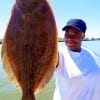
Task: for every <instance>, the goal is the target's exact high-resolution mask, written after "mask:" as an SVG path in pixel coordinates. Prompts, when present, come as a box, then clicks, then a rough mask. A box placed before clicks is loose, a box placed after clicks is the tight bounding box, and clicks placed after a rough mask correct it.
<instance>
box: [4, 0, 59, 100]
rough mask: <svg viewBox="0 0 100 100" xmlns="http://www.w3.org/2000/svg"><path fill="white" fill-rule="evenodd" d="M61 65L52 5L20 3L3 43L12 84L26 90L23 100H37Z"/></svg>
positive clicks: (43, 0)
mask: <svg viewBox="0 0 100 100" xmlns="http://www.w3.org/2000/svg"><path fill="white" fill-rule="evenodd" d="M57 61H58V51H57V28H56V23H55V19H54V16H53V13H52V10H51V8H50V6H49V4H48V2H47V1H46V0H16V3H15V5H14V6H13V9H12V13H11V18H10V20H9V24H8V27H7V30H6V33H5V36H4V39H3V44H2V62H3V66H4V70H5V71H6V73H7V75H8V77H9V78H10V80H11V81H12V82H13V83H14V84H16V85H17V86H18V87H20V89H22V100H35V93H37V92H38V91H39V90H41V89H42V88H43V87H44V86H45V85H46V84H47V83H48V82H49V80H50V78H51V77H52V74H53V72H54V70H55V66H56V64H57Z"/></svg>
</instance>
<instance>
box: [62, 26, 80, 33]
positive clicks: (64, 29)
mask: <svg viewBox="0 0 100 100" xmlns="http://www.w3.org/2000/svg"><path fill="white" fill-rule="evenodd" d="M71 27H72V28H75V29H77V30H79V31H80V32H81V29H79V28H78V27H76V26H72V25H71V26H65V27H63V28H62V30H63V31H67V30H68V29H69V28H71Z"/></svg>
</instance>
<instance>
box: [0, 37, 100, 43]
mask: <svg viewBox="0 0 100 100" xmlns="http://www.w3.org/2000/svg"><path fill="white" fill-rule="evenodd" d="M95 40H96V41H97V40H100V38H91V39H89V38H84V39H83V41H95ZM58 42H64V39H63V38H58ZM0 44H2V39H0Z"/></svg>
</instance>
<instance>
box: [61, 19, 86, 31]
mask: <svg viewBox="0 0 100 100" xmlns="http://www.w3.org/2000/svg"><path fill="white" fill-rule="evenodd" d="M70 27H73V28H75V29H77V30H79V31H80V32H83V33H85V31H86V28H87V27H86V23H85V22H84V21H83V20H81V19H71V20H69V21H68V22H67V25H66V26H64V27H63V29H62V30H63V31H66V30H68V29H69V28H70Z"/></svg>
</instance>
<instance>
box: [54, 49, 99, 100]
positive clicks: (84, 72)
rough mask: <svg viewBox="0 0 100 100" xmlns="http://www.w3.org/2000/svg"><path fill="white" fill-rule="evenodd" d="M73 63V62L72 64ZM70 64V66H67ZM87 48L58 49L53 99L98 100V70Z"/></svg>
mask: <svg viewBox="0 0 100 100" xmlns="http://www.w3.org/2000/svg"><path fill="white" fill-rule="evenodd" d="M73 63H74V64H73ZM69 66H70V68H69ZM99 70H100V69H99V67H98V65H97V64H96V62H95V61H94V58H93V56H92V54H91V52H89V51H88V50H86V49H84V48H82V49H81V52H72V51H69V50H68V49H67V48H66V47H62V48H61V49H60V50H59V64H58V67H57V69H56V71H55V73H54V75H55V80H56V88H55V92H54V97H53V100H100V94H99V93H100V71H99Z"/></svg>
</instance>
